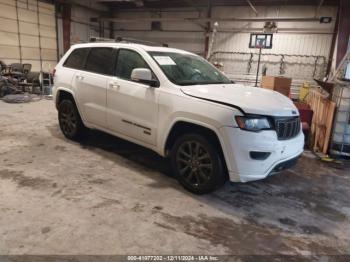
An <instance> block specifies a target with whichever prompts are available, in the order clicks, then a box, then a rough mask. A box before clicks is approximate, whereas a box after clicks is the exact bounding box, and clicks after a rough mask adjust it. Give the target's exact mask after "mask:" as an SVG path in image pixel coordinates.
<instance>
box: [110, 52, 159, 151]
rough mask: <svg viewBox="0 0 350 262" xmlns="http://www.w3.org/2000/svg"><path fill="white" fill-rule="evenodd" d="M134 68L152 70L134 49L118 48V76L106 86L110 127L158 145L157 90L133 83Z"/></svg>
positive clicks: (123, 133)
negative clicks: (132, 73)
mask: <svg viewBox="0 0 350 262" xmlns="http://www.w3.org/2000/svg"><path fill="white" fill-rule="evenodd" d="M135 68H150V67H149V65H148V64H147V62H146V61H145V60H144V59H143V58H142V56H141V55H140V54H139V53H138V52H136V51H134V50H131V49H124V48H123V49H119V50H118V54H117V63H116V70H115V76H114V77H111V78H110V81H109V83H108V87H107V125H108V128H109V129H110V130H112V131H114V132H116V133H120V134H122V135H124V136H127V137H130V138H132V139H136V140H138V141H141V142H144V143H147V144H151V145H155V144H156V137H157V126H158V97H159V92H158V88H154V87H150V86H149V85H146V84H142V83H138V82H134V81H132V80H131V72H132V70H133V69H135Z"/></svg>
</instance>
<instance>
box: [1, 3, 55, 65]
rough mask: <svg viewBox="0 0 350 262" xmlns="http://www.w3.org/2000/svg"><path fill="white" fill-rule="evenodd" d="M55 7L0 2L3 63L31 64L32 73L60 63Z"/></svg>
mask: <svg viewBox="0 0 350 262" xmlns="http://www.w3.org/2000/svg"><path fill="white" fill-rule="evenodd" d="M55 23H56V22H55V8H54V5H52V4H47V3H42V2H37V1H36V0H17V1H16V0H0V60H3V61H4V62H5V63H6V64H11V63H18V62H22V63H30V64H32V71H40V70H41V69H43V70H50V69H52V68H53V67H54V66H55V64H56V63H57V46H56V24H55Z"/></svg>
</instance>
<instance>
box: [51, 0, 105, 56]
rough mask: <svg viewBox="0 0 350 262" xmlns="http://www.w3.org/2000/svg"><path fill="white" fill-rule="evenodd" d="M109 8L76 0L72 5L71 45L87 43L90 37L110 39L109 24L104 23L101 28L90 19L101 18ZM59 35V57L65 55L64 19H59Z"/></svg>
mask: <svg viewBox="0 0 350 262" xmlns="http://www.w3.org/2000/svg"><path fill="white" fill-rule="evenodd" d="M106 11H107V8H106V7H105V6H104V5H102V4H100V3H97V2H91V1H84V0H74V1H72V5H71V32H70V44H71V45H73V44H76V43H86V42H88V41H89V39H90V37H92V36H95V37H106V38H108V37H109V33H110V28H109V24H108V22H104V23H103V24H102V27H101V28H100V25H99V23H97V22H91V21H90V18H92V17H99V16H100V15H101V14H102V13H103V12H106ZM57 25H58V35H59V42H58V45H59V57H62V56H63V55H64V48H63V28H62V18H61V17H60V15H59V17H58V18H57ZM100 31H101V33H100Z"/></svg>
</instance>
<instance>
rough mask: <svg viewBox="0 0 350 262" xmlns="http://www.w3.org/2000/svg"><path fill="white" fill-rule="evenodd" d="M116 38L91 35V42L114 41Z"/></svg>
mask: <svg viewBox="0 0 350 262" xmlns="http://www.w3.org/2000/svg"><path fill="white" fill-rule="evenodd" d="M114 41H115V40H114V39H112V38H103V37H97V36H91V37H90V39H89V42H114Z"/></svg>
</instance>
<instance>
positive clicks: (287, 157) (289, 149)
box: [220, 127, 304, 182]
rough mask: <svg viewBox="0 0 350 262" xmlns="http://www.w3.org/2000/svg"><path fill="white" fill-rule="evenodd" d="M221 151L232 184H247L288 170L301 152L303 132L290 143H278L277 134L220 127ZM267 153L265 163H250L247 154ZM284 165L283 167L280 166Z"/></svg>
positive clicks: (270, 131) (249, 157)
mask: <svg viewBox="0 0 350 262" xmlns="http://www.w3.org/2000/svg"><path fill="white" fill-rule="evenodd" d="M220 133H221V135H222V137H223V140H224V141H223V150H224V155H225V159H226V164H227V168H228V171H229V175H230V180H231V181H232V182H248V181H254V180H259V179H264V178H265V177H267V176H268V175H270V174H271V173H274V172H278V171H280V170H277V169H284V168H285V167H286V168H288V165H287V164H288V163H289V162H292V160H294V159H295V158H297V157H298V156H299V155H301V153H302V152H303V148H304V135H303V133H302V131H300V133H299V134H298V135H297V136H296V137H294V138H292V139H289V140H278V139H277V135H276V132H275V131H273V130H265V131H261V132H249V131H244V130H241V129H239V128H234V127H222V128H221V129H220ZM251 151H255V152H269V153H270V155H269V157H267V159H265V160H256V159H252V158H251V156H250V152H251ZM283 163H284V164H283Z"/></svg>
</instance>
